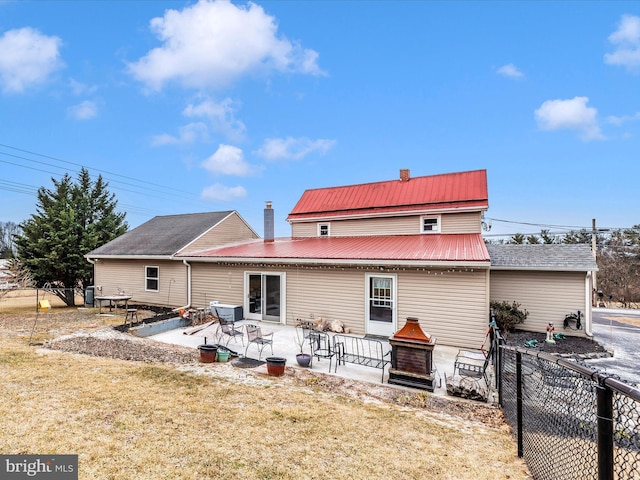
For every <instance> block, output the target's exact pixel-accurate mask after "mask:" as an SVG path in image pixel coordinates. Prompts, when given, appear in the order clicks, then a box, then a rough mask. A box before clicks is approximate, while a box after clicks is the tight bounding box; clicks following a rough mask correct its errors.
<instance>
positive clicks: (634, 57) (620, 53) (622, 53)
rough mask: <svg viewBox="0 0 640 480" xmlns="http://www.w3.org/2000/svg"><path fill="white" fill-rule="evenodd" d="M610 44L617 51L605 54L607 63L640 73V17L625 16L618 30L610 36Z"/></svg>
mask: <svg viewBox="0 0 640 480" xmlns="http://www.w3.org/2000/svg"><path fill="white" fill-rule="evenodd" d="M609 42H611V43H612V44H613V45H614V46H615V47H616V49H615V51H614V52H613V53H607V54H605V56H604V61H605V63H608V64H609V65H620V66H623V67H626V68H627V69H629V70H630V71H640V17H637V16H634V15H623V16H622V19H621V20H620V24H619V25H618V29H617V30H616V31H615V32H613V33H612V34H611V35H609Z"/></svg>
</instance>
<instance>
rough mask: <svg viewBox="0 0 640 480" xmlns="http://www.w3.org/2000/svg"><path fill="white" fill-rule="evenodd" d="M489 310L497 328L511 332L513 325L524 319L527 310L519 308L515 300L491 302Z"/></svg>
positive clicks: (527, 313) (526, 315) (527, 314)
mask: <svg viewBox="0 0 640 480" xmlns="http://www.w3.org/2000/svg"><path fill="white" fill-rule="evenodd" d="M491 310H492V311H493V316H494V318H495V320H496V324H497V325H498V328H499V329H500V331H502V332H511V331H513V329H514V327H515V326H516V325H518V324H520V323H522V322H524V321H525V320H526V318H527V317H528V316H529V312H527V311H526V310H524V309H523V310H520V304H519V303H517V302H515V301H514V302H512V303H509V302H491Z"/></svg>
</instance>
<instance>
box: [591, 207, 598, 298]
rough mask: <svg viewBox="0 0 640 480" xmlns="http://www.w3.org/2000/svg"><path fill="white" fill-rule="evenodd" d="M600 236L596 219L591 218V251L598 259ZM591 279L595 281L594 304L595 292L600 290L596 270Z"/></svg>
mask: <svg viewBox="0 0 640 480" xmlns="http://www.w3.org/2000/svg"><path fill="white" fill-rule="evenodd" d="M597 236H598V230H596V219H595V218H593V219H591V253H593V259H594V260H597V256H596V239H597ZM591 280H592V281H593V286H592V287H593V289H592V293H591V303H592V305H594V304H595V303H596V302H597V300H596V296H594V292H597V291H598V282H597V281H596V272H595V271H593V272H591Z"/></svg>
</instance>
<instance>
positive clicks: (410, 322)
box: [393, 317, 431, 343]
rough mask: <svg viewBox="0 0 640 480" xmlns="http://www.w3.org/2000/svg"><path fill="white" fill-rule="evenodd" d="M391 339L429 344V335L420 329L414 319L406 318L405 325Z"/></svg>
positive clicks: (416, 320)
mask: <svg viewBox="0 0 640 480" xmlns="http://www.w3.org/2000/svg"><path fill="white" fill-rule="evenodd" d="M393 338H397V339H405V340H413V341H415V342H425V343H431V335H429V334H428V333H425V332H424V331H423V330H422V328H420V323H419V322H418V319H417V318H416V317H407V323H405V324H404V327H402V328H401V329H400V330H398V331H397V332H396V333H395V334H394V335H393Z"/></svg>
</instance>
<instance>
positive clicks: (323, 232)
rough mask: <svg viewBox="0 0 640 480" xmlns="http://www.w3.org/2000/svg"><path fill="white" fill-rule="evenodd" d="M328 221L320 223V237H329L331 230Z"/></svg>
mask: <svg viewBox="0 0 640 480" xmlns="http://www.w3.org/2000/svg"><path fill="white" fill-rule="evenodd" d="M329 225H330V224H328V223H319V224H318V236H319V237H328V236H329V234H330V233H331V232H330V228H329Z"/></svg>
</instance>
